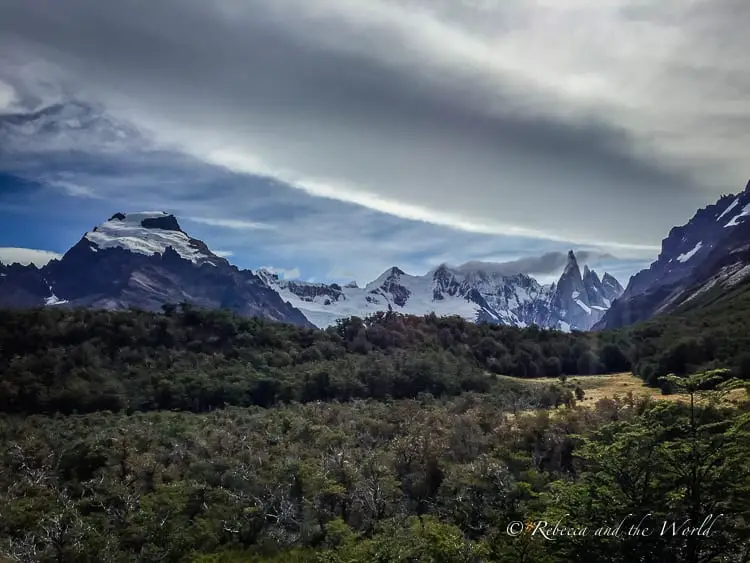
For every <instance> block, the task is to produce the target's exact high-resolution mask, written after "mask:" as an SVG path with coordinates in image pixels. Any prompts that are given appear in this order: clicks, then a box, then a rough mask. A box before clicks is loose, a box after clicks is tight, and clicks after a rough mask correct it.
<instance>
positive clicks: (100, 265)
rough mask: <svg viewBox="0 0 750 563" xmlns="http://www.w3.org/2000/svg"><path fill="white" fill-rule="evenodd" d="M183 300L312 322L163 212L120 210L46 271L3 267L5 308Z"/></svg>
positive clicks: (148, 306)
mask: <svg viewBox="0 0 750 563" xmlns="http://www.w3.org/2000/svg"><path fill="white" fill-rule="evenodd" d="M182 302H187V303H189V304H192V305H194V306H197V307H202V308H226V309H231V310H233V311H235V312H236V313H238V314H240V315H245V316H257V317H263V318H267V319H271V320H276V321H283V322H289V323H293V324H298V325H305V326H312V325H311V324H310V323H309V321H308V320H307V319H306V318H305V316H304V315H303V314H302V313H301V312H300V311H298V310H297V309H295V308H294V307H293V306H291V305H289V304H288V303H285V302H284V301H283V300H282V299H281V298H280V297H279V295H278V293H277V292H275V291H273V290H272V289H270V288H269V287H268V286H267V285H266V284H265V283H264V281H263V279H261V278H260V277H258V276H257V275H255V274H254V273H253V272H251V271H249V270H239V269H238V268H236V267H235V266H232V265H231V264H229V262H227V260H225V259H224V258H221V257H219V256H217V255H216V254H214V253H213V252H211V250H209V248H208V247H207V246H206V245H205V244H204V243H203V242H202V241H199V240H196V239H194V238H191V237H190V236H189V235H188V234H187V233H185V232H184V231H183V230H182V229H181V228H180V225H179V224H178V222H177V219H176V218H175V217H174V216H173V215H169V214H167V213H162V212H144V213H129V214H127V215H126V214H122V213H117V214H115V215H113V216H112V217H111V218H110V219H109V220H108V221H106V222H105V223H103V224H102V225H99V226H98V227H96V228H94V229H93V230H92V231H89V232H88V233H86V234H85V235H84V236H83V238H82V239H81V240H80V241H79V242H78V243H77V244H76V245H75V246H73V247H72V248H71V249H70V250H69V251H68V252H66V253H65V255H64V256H63V257H62V258H61V259H60V260H53V261H51V262H50V263H49V264H47V265H46V266H44V267H43V268H37V267H35V266H33V265H31V266H21V265H18V264H12V265H2V264H0V307H11V308H14V307H34V306H42V305H48V306H52V305H57V306H59V305H68V306H77V307H92V308H101V309H125V308H129V307H136V308H140V309H145V310H156V311H158V310H160V309H161V306H162V305H163V304H165V303H182Z"/></svg>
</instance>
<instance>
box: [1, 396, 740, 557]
mask: <svg viewBox="0 0 750 563" xmlns="http://www.w3.org/2000/svg"><path fill="white" fill-rule="evenodd" d="M747 408H748V407H747V405H745V407H744V412H743V410H739V409H736V408H729V407H726V406H721V405H720V404H719V403H716V404H711V405H709V404H705V403H702V402H696V403H695V404H694V406H693V407H692V409H691V408H690V407H689V406H688V405H686V404H683V403H674V402H663V403H661V404H657V405H655V404H652V403H649V402H647V401H645V400H635V399H633V398H632V397H625V398H623V399H621V400H609V399H603V400H601V401H599V402H598V403H597V405H596V406H595V407H594V408H591V409H587V408H580V409H578V408H573V409H561V410H560V411H557V412H556V415H555V416H551V415H550V413H549V411H540V412H537V413H532V414H526V415H523V414H520V413H519V414H517V415H516V416H508V414H509V412H510V411H509V410H508V409H507V405H505V404H504V403H502V402H501V401H499V397H492V396H490V395H486V394H485V395H478V394H473V393H466V394H463V395H462V396H460V397H455V398H451V399H446V400H437V399H434V398H429V397H423V398H422V399H421V400H400V401H388V402H384V401H352V402H348V403H310V404H306V405H300V404H295V405H287V406H278V407H276V408H272V409H261V408H257V407H256V408H251V409H239V408H228V409H222V410H217V411H214V412H211V413H202V414H194V413H185V412H182V413H179V412H151V413H136V414H134V415H130V416H128V415H125V414H111V413H94V414H88V415H79V416H54V417H46V416H30V417H9V416H0V442H1V443H2V444H3V448H2V449H0V506H2V510H0V558H3V557H6V558H8V559H10V560H12V561H22V562H24V563H26V562H34V561H38V562H44V563H46V562H58V563H59V562H71V563H73V562H76V563H79V562H92V563H93V562H96V563H110V562H113V563H114V562H130V561H140V562H157V561H161V562H174V563H177V562H182V561H193V562H195V563H199V562H201V563H209V562H213V563H218V562H237V563H239V562H247V563H250V562H256V563H260V562H266V563H270V562H276V563H282V562H285V563H292V562H295V563H296V562H309V563H313V562H315V563H371V562H378V561H379V562H383V563H390V562H395V561H415V562H416V561H425V562H437V561H439V562H442V563H474V562H476V563H480V562H489V561H501V562H509V563H527V562H534V563H570V562H573V561H595V562H598V563H632V562H634V561H644V562H645V561H653V562H659V563H661V562H667V563H699V562H701V563H702V562H706V563H711V562H715V563H718V562H723V563H744V562H746V561H747V557H748V555H749V554H750V524H749V523H750V446H749V444H750V441H749V440H750V433H749V430H750V427H749V426H748V418H747V417H748V415H747V412H748V411H747ZM711 515H714V517H718V518H719V519H718V521H717V522H716V523H715V524H714V525H712V526H710V529H709V532H710V533H708V534H705V533H704V534H682V533H680V530H683V529H684V526H685V524H684V523H685V522H686V521H688V522H689V523H688V524H687V526H689V527H691V528H692V527H698V526H700V524H701V523H702V522H704V521H705V519H706V518H709V519H710V518H712V516H711ZM719 515H720V516H719ZM542 521H546V522H547V523H548V524H547V525H546V526H545V525H543V526H542V530H544V533H546V534H551V536H549V537H551V539H547V538H546V537H544V535H543V532H540V531H539V530H538V529H537V530H536V532H534V530H535V528H536V524H538V523H539V522H542ZM623 521H625V524H624V525H623V527H622V529H621V531H620V532H619V534H614V533H612V530H614V529H615V528H616V527H617V526H618V525H619V524H620V523H621V522H623ZM558 522H560V523H561V524H560V525H561V526H562V527H563V528H574V529H578V530H580V529H582V528H584V527H586V528H587V529H588V533H587V534H585V535H574V536H569V535H556V534H555V532H554V531H553V529H554V528H555V524H556V523H558ZM638 522H642V528H641V529H643V528H647V529H649V530H651V531H650V533H649V534H648V535H644V534H628V529H629V528H630V526H632V525H635V524H637V523H638ZM664 522H667V523H669V522H674V523H675V525H676V527H677V531H676V532H674V533H673V532H672V531H670V532H668V533H660V532H661V530H662V525H663V523H664ZM512 523H515V524H512ZM524 523H530V527H527V528H525V529H523V531H522V528H518V527H517V526H518V525H521V526H523V524H524ZM509 526H514V527H509ZM706 526H708V525H706ZM604 527H609V528H610V532H609V533H605V534H597V533H596V530H599V529H602V528H604ZM670 530H671V529H670ZM509 531H510V532H512V533H508V532H509ZM514 534H517V535H514Z"/></svg>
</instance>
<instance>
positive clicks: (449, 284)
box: [258, 251, 622, 331]
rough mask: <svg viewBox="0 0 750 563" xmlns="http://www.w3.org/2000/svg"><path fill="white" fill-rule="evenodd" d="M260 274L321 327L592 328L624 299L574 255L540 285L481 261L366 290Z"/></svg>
mask: <svg viewBox="0 0 750 563" xmlns="http://www.w3.org/2000/svg"><path fill="white" fill-rule="evenodd" d="M258 275H259V276H261V277H262V278H263V279H264V281H265V282H266V283H267V284H268V285H269V286H270V287H272V288H274V289H275V290H276V291H277V292H278V293H279V295H280V296H281V297H282V299H284V300H285V301H289V302H290V303H291V304H293V305H294V306H295V307H296V308H298V309H299V310H300V311H302V312H303V313H304V314H305V316H306V317H307V318H308V319H310V321H311V322H313V323H314V324H316V325H317V326H319V327H325V326H329V325H331V324H333V323H335V321H336V319H339V318H343V317H349V316H353V315H356V316H360V317H363V316H367V315H369V314H372V313H375V312H378V311H397V312H400V313H405V314H414V315H425V314H429V313H432V312H434V313H435V314H437V315H459V316H461V317H463V318H465V319H468V320H471V321H478V322H482V321H485V322H492V323H500V324H507V325H513V326H530V325H537V326H541V327H545V328H555V329H559V330H564V331H568V330H571V329H577V330H588V329H590V328H591V327H592V326H593V325H594V324H595V323H596V322H597V321H599V320H600V319H601V318H602V316H603V315H604V312H605V311H606V310H607V309H608V308H609V306H610V304H611V302H612V301H614V299H616V298H617V297H618V296H619V295H620V294H621V293H622V286H620V284H619V283H618V282H617V280H615V279H614V278H613V277H612V276H611V275H609V274H605V275H604V277H603V278H602V280H600V279H599V277H598V275H597V274H596V272H594V271H592V270H589V269H588V268H587V267H586V268H584V273H583V274H581V270H580V268H579V266H578V262H577V260H576V257H575V255H574V253H573V252H572V251H571V252H570V253H569V255H568V264H567V266H566V268H565V271H564V272H563V274H562V276H561V277H560V279H559V281H558V282H557V283H555V284H552V285H541V284H540V283H539V282H537V281H536V280H535V279H534V278H532V277H530V276H528V275H525V274H518V275H514V276H507V275H503V274H501V273H499V272H498V271H497V267H496V265H495V264H492V263H483V262H470V263H467V264H464V265H463V266H458V267H451V266H448V265H445V264H443V265H441V266H439V267H437V268H435V269H433V270H431V271H429V272H427V273H426V274H425V275H422V276H414V275H410V274H407V273H405V272H404V271H402V270H401V269H399V268H397V267H393V268H389V269H388V270H386V271H385V272H383V274H381V275H380V276H379V277H378V278H377V279H375V280H374V281H372V282H370V283H368V284H367V285H365V286H364V287H359V286H357V285H356V284H353V283H352V284H348V285H345V286H341V285H338V284H322V283H308V282H302V281H296V280H284V279H280V278H279V277H278V276H277V275H275V274H274V273H272V272H269V271H265V270H261V271H259V272H258Z"/></svg>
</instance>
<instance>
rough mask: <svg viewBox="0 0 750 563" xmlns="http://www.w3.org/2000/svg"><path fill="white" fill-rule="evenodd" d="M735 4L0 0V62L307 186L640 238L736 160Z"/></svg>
mask: <svg viewBox="0 0 750 563" xmlns="http://www.w3.org/2000/svg"><path fill="white" fill-rule="evenodd" d="M747 16H750V4H748V3H747V2H744V1H741V0H715V1H711V2H707V1H702V0H666V1H665V0H658V1H657V0H642V1H639V2H637V3H633V2H631V1H625V0H606V1H602V0H575V1H574V2H565V3H556V2H549V1H546V0H545V1H542V0H538V1H522V0H509V1H504V2H493V1H487V2H448V1H447V0H440V1H431V2H426V1H417V0H408V1H401V2H395V1H386V0H367V1H366V2H365V1H363V2H350V1H348V0H318V1H316V2H305V1H303V0H276V1H274V2H265V1H261V0H249V1H247V2H242V3H239V2H235V1H233V0H217V1H215V2H210V3H208V2H201V1H198V0H179V1H178V0H165V1H163V2H159V3H147V4H143V3H135V2H128V1H126V2H118V3H116V4H111V3H97V2H91V1H89V0H70V1H69V2H66V3H65V5H64V6H63V5H62V4H61V3H59V2H56V1H53V0H6V1H5V2H4V3H3V5H2V7H0V37H2V38H3V39H2V40H0V52H3V53H6V54H7V55H6V57H7V61H8V62H6V64H5V65H4V67H5V68H7V69H10V71H8V72H6V75H7V76H3V75H2V74H0V80H3V81H4V82H7V83H8V84H12V88H13V91H14V92H15V94H14V97H21V98H23V100H26V101H28V100H33V99H36V100H41V99H42V98H44V97H45V96H46V97H47V98H54V96H60V95H62V94H61V93H60V92H67V93H69V94H72V95H74V96H76V97H78V98H79V99H86V100H88V101H91V102H96V103H99V104H101V105H102V107H103V108H105V109H106V112H107V115H111V116H115V117H117V118H118V119H120V120H122V121H123V122H127V123H130V124H132V126H133V128H134V129H135V130H136V131H137V132H138V134H139V135H147V138H148V139H149V142H154V143H155V144H156V145H158V146H161V147H170V148H172V149H174V150H177V151H179V152H182V153H184V154H187V155H190V156H192V157H195V158H197V159H199V160H201V161H204V162H207V163H212V164H218V165H221V166H225V167H227V168H229V169H231V170H233V171H240V172H250V173H254V174H261V175H264V176H268V177H272V178H276V179H278V180H281V181H284V182H287V183H289V184H291V185H293V186H295V187H297V188H299V189H302V190H305V191H306V192H308V193H310V194H312V195H315V196H318V197H320V196H322V197H326V198H331V199H336V200H340V201H345V202H351V203H355V204H358V205H363V206H366V207H369V208H371V209H375V210H378V211H381V212H385V213H389V214H391V215H394V216H398V217H404V218H408V219H417V220H422V221H428V222H431V223H436V224H441V225H449V226H452V227H455V228H458V229H460V230H464V231H471V232H478V233H485V234H511V235H518V236H531V237H541V238H547V239H553V240H560V241H563V240H565V241H572V242H574V243H578V244H597V245H600V246H605V247H608V248H610V249H613V250H614V249H616V248H631V249H639V248H640V249H644V250H648V251H649V252H653V248H654V247H655V246H657V245H658V242H659V240H660V239H661V238H662V236H663V235H664V233H665V232H666V231H667V230H668V229H669V227H670V226H671V225H673V224H675V223H680V222H683V221H684V220H685V219H687V218H688V217H689V216H690V215H691V214H692V212H693V211H694V209H695V208H696V207H698V206H700V205H703V204H705V203H707V202H709V201H712V200H713V199H715V198H716V196H717V195H718V194H719V193H722V192H727V191H734V190H735V188H738V187H741V185H742V184H743V183H744V179H745V176H747V174H748V173H747V171H746V170H744V169H743V167H745V163H744V158H745V155H746V154H747V150H748V148H750V127H748V122H749V121H750V109H748V108H749V106H747V104H746V100H747V97H748V95H750V79H748V76H750V73H748V72H747V70H748V68H747V66H748V62H747V57H746V53H747V52H748V49H750V38H749V37H748V35H747V34H746V33H745V30H744V27H743V25H742V24H741V23H740V22H743V21H745V20H746V19H747ZM30 55H33V57H35V59H34V60H36V61H40V60H41V61H46V62H47V63H49V64H46V63H45V64H42V63H39V62H37V63H35V65H32V66H29V65H28V64H26V63H27V61H28V58H29V56H30ZM50 77H52V78H50ZM50 84H55V85H57V86H55V87H53V86H50ZM56 88H58V90H56ZM2 99H5V100H7V99H8V96H7V95H5V98H3V96H2V95H0V100H2ZM2 103H3V102H0V106H1V105H2ZM8 104H9V102H7V101H6V102H5V105H6V106H8ZM129 138H130V137H129V135H128V134H127V133H123V136H122V138H121V141H122V142H123V143H124V144H126V141H127V140H128V139H129Z"/></svg>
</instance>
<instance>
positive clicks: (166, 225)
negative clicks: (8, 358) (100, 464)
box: [0, 212, 623, 332]
mask: <svg viewBox="0 0 750 563" xmlns="http://www.w3.org/2000/svg"><path fill="white" fill-rule="evenodd" d="M622 291H623V288H622V287H621V286H620V284H619V283H618V282H617V280H615V279H614V278H613V277H612V276H611V275H609V274H607V273H605V274H604V276H603V278H601V279H600V278H599V276H598V275H597V274H596V272H594V271H592V270H589V269H588V267H585V268H584V271H583V273H581V270H580V268H579V266H578V263H577V261H576V257H575V255H574V254H573V252H572V251H571V252H570V253H569V256H568V264H567V266H566V268H565V271H564V272H563V274H562V276H561V277H560V279H559V281H558V282H557V283H555V284H552V285H542V284H540V283H539V282H537V281H536V280H535V279H534V278H532V277H530V276H528V275H525V274H516V275H506V274H505V273H502V272H501V269H500V268H499V265H498V264H493V263H483V262H470V263H467V264H464V265H463V266H459V267H451V266H447V265H445V264H443V265H441V266H439V267H437V268H435V269H434V270H432V271H430V272H428V273H427V274H425V275H423V276H412V275H409V274H406V273H405V272H403V271H402V270H401V269H399V268H397V267H393V268H389V269H388V270H386V272H384V273H383V274H382V275H381V276H380V277H378V278H377V279H376V280H374V281H373V282H371V283H369V284H367V285H366V286H365V287H364V288H360V287H358V286H357V285H356V284H355V283H351V284H348V285H345V286H343V287H342V286H340V285H338V284H335V283H332V284H313V283H308V282H303V281H291V280H282V279H279V277H278V276H276V275H275V274H273V273H271V272H268V271H265V270H261V271H258V272H257V273H254V272H252V271H250V270H241V269H238V268H237V267H235V266H233V265H231V264H230V263H229V262H228V261H227V260H226V259H224V258H222V257H220V256H218V255H216V254H215V253H214V252H212V251H211V250H210V249H209V247H208V246H207V245H206V244H205V243H204V242H202V241H200V240H197V239H194V238H192V237H190V236H189V235H188V234H187V233H185V232H184V231H183V230H182V228H181V227H180V225H179V223H178V221H177V219H176V218H175V216H174V215H171V214H168V213H164V212H140V213H128V214H124V213H116V214H115V215H113V216H112V217H111V218H110V219H109V220H108V221H106V222H104V223H103V224H101V225H99V226H97V227H95V228H94V229H93V230H91V231H89V232H87V233H86V234H85V235H84V236H83V238H82V239H81V240H80V241H79V242H78V243H77V244H76V245H75V246H73V247H72V248H71V249H70V250H69V251H68V252H66V253H65V254H64V255H63V256H62V258H61V259H60V260H52V261H51V262H49V263H48V264H47V265H46V266H44V267H42V268H37V267H35V266H33V265H30V266H22V265H18V264H11V265H3V264H0V307H6V308H29V307H39V306H55V307H60V306H65V307H88V308H94V309H107V310H120V309H129V308H137V309H142V310H146V311H160V310H161V308H162V306H164V305H170V304H177V303H187V304H190V305H192V306H195V307H200V308H205V309H228V310H231V311H233V312H235V313H237V314H239V315H243V316H257V317H261V318H265V319H269V320H274V321H280V322H288V323H292V324H297V325H301V326H317V327H319V328H325V327H327V326H332V325H334V324H335V323H336V321H337V320H338V319H340V318H346V317H351V316H359V317H362V318H364V317H366V316H369V315H372V314H374V313H378V312H388V311H395V312H399V313H404V314H415V315H426V314H430V313H435V314H437V315H439V316H452V315H458V316H460V317H462V318H464V319H466V320H469V321H472V322H489V323H494V324H503V325H509V326H518V327H524V326H531V325H537V326H540V327H543V328H553V329H558V330H562V331H565V332H567V331H570V330H588V329H590V328H591V327H592V326H593V325H594V324H595V323H596V322H597V321H599V320H600V319H601V318H602V316H603V315H604V313H605V312H606V310H607V309H608V308H609V307H610V305H611V303H612V301H614V300H615V299H616V298H617V297H618V296H619V295H620V294H621V293H622Z"/></svg>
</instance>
